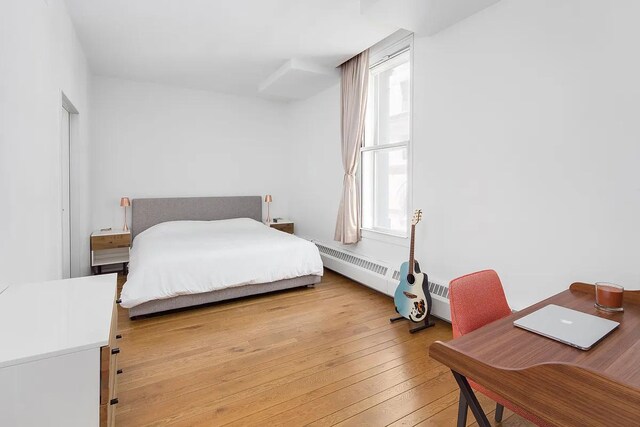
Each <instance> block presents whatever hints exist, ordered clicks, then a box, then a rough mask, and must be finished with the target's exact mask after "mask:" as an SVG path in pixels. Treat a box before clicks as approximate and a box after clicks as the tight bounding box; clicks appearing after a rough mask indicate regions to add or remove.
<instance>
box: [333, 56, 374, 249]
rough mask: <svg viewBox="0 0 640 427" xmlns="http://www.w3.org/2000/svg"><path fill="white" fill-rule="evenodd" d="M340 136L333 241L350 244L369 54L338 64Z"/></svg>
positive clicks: (355, 225) (356, 216)
mask: <svg viewBox="0 0 640 427" xmlns="http://www.w3.org/2000/svg"><path fill="white" fill-rule="evenodd" d="M341 68H342V84H341V96H340V104H341V115H342V117H341V132H342V165H343V167H344V180H343V184H342V187H343V188H342V199H341V200H340V208H339V209H338V220H337V222H336V232H335V236H334V239H335V240H337V241H339V242H341V243H344V244H353V243H357V242H359V241H360V189H359V188H358V184H357V182H356V171H357V170H358V158H359V155H360V147H361V145H362V140H363V138H364V119H365V112H366V110H367V89H368V82H369V51H368V50H365V51H364V52H362V53H361V54H359V55H358V56H355V57H353V58H351V59H350V60H348V61H347V62H345V63H344V64H342V66H341Z"/></svg>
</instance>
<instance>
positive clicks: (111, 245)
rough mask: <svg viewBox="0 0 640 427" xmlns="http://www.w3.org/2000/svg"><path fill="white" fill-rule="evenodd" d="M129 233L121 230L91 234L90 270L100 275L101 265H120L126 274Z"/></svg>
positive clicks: (129, 247)
mask: <svg viewBox="0 0 640 427" xmlns="http://www.w3.org/2000/svg"><path fill="white" fill-rule="evenodd" d="M130 249H131V232H130V231H122V230H107V231H94V232H93V233H91V269H92V270H93V274H101V273H102V266H103V265H113V264H122V271H123V272H125V273H126V272H127V267H128V264H129V250H130Z"/></svg>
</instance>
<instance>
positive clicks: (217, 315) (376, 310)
mask: <svg viewBox="0 0 640 427" xmlns="http://www.w3.org/2000/svg"><path fill="white" fill-rule="evenodd" d="M123 281H124V279H123V278H121V279H120V284H122V282H123ZM119 314H120V320H119V329H120V332H121V333H122V335H123V339H122V340H121V342H120V348H121V350H122V351H121V353H120V356H119V365H120V366H121V367H122V368H123V370H124V373H123V374H122V375H120V377H119V381H120V383H119V386H118V389H119V390H118V398H119V401H120V403H119V405H118V408H117V425H118V426H119V427H126V426H136V427H138V426H146V425H171V426H222V425H231V426H265V425H268V426H298V425H314V426H329V425H352V426H387V425H392V426H414V425H420V426H454V425H455V422H456V416H457V401H458V391H457V387H456V385H455V382H454V380H453V378H452V376H451V374H450V372H449V370H448V369H446V368H445V367H444V366H443V365H441V364H440V363H438V362H436V361H434V360H432V359H430V358H429V356H428V351H427V349H428V347H429V344H430V343H431V342H433V341H434V340H438V339H439V340H447V339H450V338H451V327H450V325H449V324H447V323H445V322H442V321H438V322H437V324H436V326H435V327H433V328H431V329H428V330H425V331H421V332H419V333H417V334H415V335H411V334H409V332H408V330H407V328H408V325H407V323H406V322H399V323H395V324H390V323H389V317H390V316H392V315H393V314H394V310H393V301H392V300H391V299H390V298H388V297H386V296H383V295H381V294H379V293H377V292H375V291H372V290H370V289H368V288H366V287H364V286H362V285H359V284H356V283H355V282H353V281H351V280H349V279H347V278H345V277H343V276H340V275H338V274H336V273H333V272H331V271H326V272H325V276H324V278H323V280H322V283H320V284H318V285H316V287H315V288H313V289H307V288H302V289H295V290H289V291H283V292H278V293H274V294H269V295H263V296H256V297H249V298H243V299H239V300H235V301H230V302H224V303H218V304H214V305H209V306H206V307H201V308H196V309H190V310H185V311H180V312H176V313H171V314H165V315H161V316H154V317H148V318H143V319H139V320H133V321H130V320H129V318H128V317H127V314H126V311H125V310H124V309H122V308H120V313H119ZM480 400H481V403H482V405H483V407H484V408H485V409H487V410H488V409H495V405H493V404H492V403H491V402H490V401H489V400H488V399H486V398H484V399H483V398H482V397H481V398H480ZM489 416H490V417H492V416H493V411H491V413H490V414H489ZM468 418H469V424H470V425H472V421H473V416H472V415H471V414H469V417H468ZM502 425H505V426H524V425H527V426H528V425H530V424H528V423H526V422H524V421H523V420H522V419H520V418H519V417H518V416H516V415H513V414H512V413H511V412H510V411H508V410H505V421H503V423H502Z"/></svg>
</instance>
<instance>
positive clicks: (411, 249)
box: [409, 224, 416, 274]
mask: <svg viewBox="0 0 640 427" xmlns="http://www.w3.org/2000/svg"><path fill="white" fill-rule="evenodd" d="M415 237H416V226H415V225H414V224H411V248H410V249H409V274H413V273H414V271H413V270H414V264H415V262H414V259H413V242H414V240H415Z"/></svg>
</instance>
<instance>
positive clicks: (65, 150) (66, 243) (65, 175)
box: [60, 105, 71, 279]
mask: <svg viewBox="0 0 640 427" xmlns="http://www.w3.org/2000/svg"><path fill="white" fill-rule="evenodd" d="M70 125H71V114H70V113H69V111H68V110H67V109H66V108H65V106H64V105H62V106H61V108H60V169H61V172H62V173H61V174H60V200H61V205H62V206H61V210H60V221H61V239H62V278H63V279H68V278H69V277H71V187H70V185H71V158H70V156H71V128H70Z"/></svg>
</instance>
